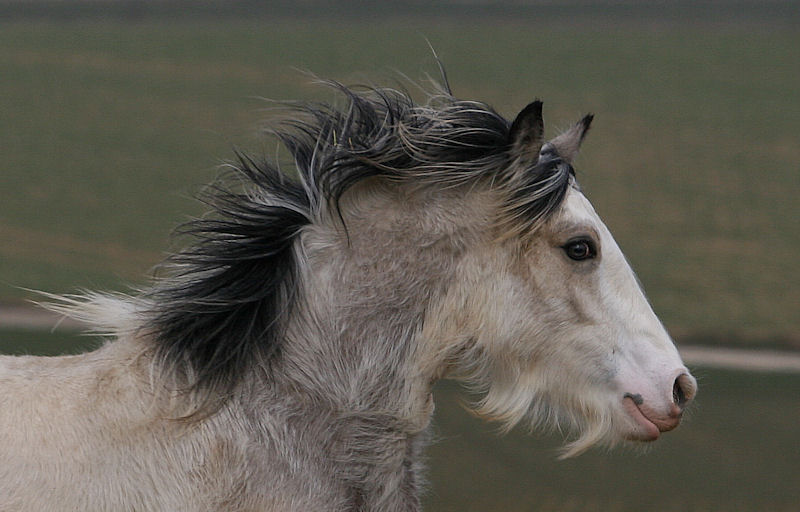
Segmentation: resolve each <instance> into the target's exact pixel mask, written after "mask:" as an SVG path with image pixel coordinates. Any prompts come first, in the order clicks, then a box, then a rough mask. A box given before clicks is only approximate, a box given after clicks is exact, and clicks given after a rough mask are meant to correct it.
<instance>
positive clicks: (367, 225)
mask: <svg viewBox="0 0 800 512" xmlns="http://www.w3.org/2000/svg"><path fill="white" fill-rule="evenodd" d="M453 196H454V197H453V201H455V200H458V203H457V204H453V202H450V203H448V202H446V201H442V199H441V197H438V198H437V201H438V202H436V203H434V204H431V202H430V201H426V202H424V203H423V202H422V201H421V202H420V204H409V202H410V200H409V199H404V200H403V201H402V202H398V201H396V200H394V199H395V197H393V196H390V195H389V194H384V195H381V194H380V193H374V191H373V193H372V194H370V195H368V196H367V198H366V199H364V200H363V201H362V202H361V203H360V204H359V207H360V210H358V211H359V212H363V211H364V210H367V211H372V212H380V213H379V214H375V215H358V216H356V215H351V216H350V217H348V218H347V220H346V224H347V231H344V230H343V229H342V228H341V225H338V226H337V225H335V223H332V224H331V225H329V226H312V227H311V228H310V229H308V230H307V231H306V232H305V233H304V234H303V236H302V238H301V241H300V242H301V244H302V246H303V251H301V252H302V253H303V254H305V259H304V262H303V263H302V264H301V265H300V273H301V276H302V277H301V282H302V285H301V287H300V288H301V294H302V297H301V298H300V300H298V301H297V304H296V309H295V311H294V314H293V315H292V321H291V323H290V325H289V329H288V331H287V338H286V340H285V343H284V346H283V347H282V353H281V357H282V358H283V368H284V371H285V375H286V376H287V377H288V378H289V379H291V380H293V381H294V383H293V385H294V386H295V387H299V389H305V390H310V392H311V393H313V394H314V395H315V396H318V397H319V399H320V400H323V401H326V402H328V403H331V404H333V405H334V406H335V407H341V408H342V409H343V410H346V411H349V412H355V413H358V414H365V415H370V414H381V415H387V416H391V417H393V418H395V419H396V421H397V428H402V429H406V430H408V431H410V432H413V431H419V430H421V429H422V428H423V427H424V425H427V423H428V420H429V417H430V412H431V411H432V401H431V397H430V391H431V386H432V383H433V382H434V380H435V376H436V374H437V372H438V371H439V370H440V368H439V367H440V363H441V362H440V361H438V360H434V359H437V356H436V354H437V351H436V350H431V344H432V343H434V342H435V340H428V339H426V338H427V336H426V331H425V329H423V326H424V325H425V323H426V322H428V321H430V318H428V315H429V313H430V311H431V309H432V308H433V306H434V305H435V304H436V303H437V301H438V300H439V299H440V298H441V297H442V296H443V295H444V294H445V292H446V290H447V286H448V284H449V283H450V282H451V280H452V276H453V273H454V272H455V267H456V262H457V260H458V258H459V256H460V254H461V253H462V252H463V250H462V249H460V248H459V247H463V246H464V243H465V240H463V239H462V238H463V236H462V235H463V234H462V233H461V231H459V230H458V229H455V227H454V226H453V225H450V224H446V223H442V222H440V221H439V219H441V218H444V217H446V215H451V216H453V217H454V218H458V219H459V220H461V219H467V218H469V217H470V215H469V214H468V213H466V212H461V211H459V210H458V207H459V206H460V207H461V208H464V200H463V194H462V195H461V196H457V195H456V194H453ZM387 197H388V199H387ZM369 201H371V203H369ZM471 206H472V205H471ZM345 207H346V206H345ZM432 219H437V222H436V224H435V225H434V226H432V224H434V221H433V220H432ZM455 232H458V233H459V234H458V235H455V234H454V233H455ZM457 238H458V239H459V240H460V243H457V241H456V239H457ZM432 354H433V355H432Z"/></svg>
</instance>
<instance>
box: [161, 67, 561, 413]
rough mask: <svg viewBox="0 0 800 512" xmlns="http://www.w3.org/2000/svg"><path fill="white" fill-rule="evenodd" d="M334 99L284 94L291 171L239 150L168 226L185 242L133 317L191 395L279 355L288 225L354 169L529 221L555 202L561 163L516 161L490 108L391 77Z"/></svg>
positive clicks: (508, 222)
mask: <svg viewBox="0 0 800 512" xmlns="http://www.w3.org/2000/svg"><path fill="white" fill-rule="evenodd" d="M330 85H332V86H333V87H334V88H335V89H337V90H338V91H339V93H341V95H342V96H343V97H344V100H345V101H344V102H343V106H341V107H335V106H330V105H327V104H319V103H310V104H309V103H302V104H301V103H297V104H290V105H289V106H288V109H289V111H290V115H291V116H290V117H291V120H289V121H283V122H281V123H279V124H278V125H277V127H275V128H274V129H271V130H270V131H271V133H272V134H273V135H274V136H275V137H277V139H278V140H280V141H281V142H282V144H283V145H284V146H285V147H286V148H287V149H288V151H289V153H290V155H291V157H292V158H293V160H294V164H295V169H296V177H290V176H289V175H287V174H284V173H283V172H282V171H281V170H280V169H279V168H278V166H277V165H276V164H274V163H270V162H266V161H256V160H254V159H253V158H251V157H249V156H245V155H243V154H239V155H237V156H238V160H237V161H236V162H235V163H233V164H231V165H230V166H229V167H230V170H229V172H228V173H227V176H226V177H224V178H222V179H221V180H219V181H218V182H217V183H215V184H214V185H212V186H210V187H209V189H208V190H207V191H206V193H205V194H204V196H203V200H204V201H205V202H206V203H208V204H209V205H210V207H211V209H212V212H211V214H210V215H208V216H206V217H204V218H201V219H198V220H194V221H192V222H189V223H188V224H186V225H185V226H183V227H182V228H181V229H180V233H183V234H185V235H189V236H191V237H192V239H193V241H192V243H191V244H190V245H189V246H188V247H187V248H185V249H184V250H182V251H181V252H179V253H178V254H176V255H174V256H172V257H171V258H170V259H169V260H168V261H167V262H166V263H165V264H164V265H163V267H162V275H163V277H162V278H161V279H160V280H159V281H158V282H157V284H156V285H155V286H154V287H153V289H152V290H150V291H149V292H147V293H146V294H145V298H146V299H147V303H148V304H149V306H148V310H149V311H148V313H147V320H146V329H147V330H148V331H149V332H150V333H151V335H152V336H153V337H154V338H155V340H156V356H157V359H156V360H157V361H158V362H159V364H161V365H163V366H162V367H163V368H164V369H165V370H166V371H167V372H169V373H170V374H171V375H172V376H173V377H175V378H177V379H179V380H178V381H177V382H181V383H182V386H184V387H186V388H188V389H190V390H191V391H193V392H197V393H200V395H201V396H202V397H204V399H208V398H209V397H216V398H212V399H213V400H224V398H225V397H226V396H228V395H229V393H230V392H231V391H233V390H234V389H235V388H236V387H237V385H238V384H239V383H240V381H241V378H242V376H243V375H245V374H246V372H247V369H248V368H252V367H253V365H254V364H259V365H266V366H269V363H270V361H272V360H275V359H279V358H280V353H281V350H282V347H281V345H282V341H283V339H284V335H285V329H286V327H287V322H288V319H289V317H290V315H292V311H293V306H294V305H295V303H296V302H297V300H298V297H300V296H301V295H302V293H303V292H302V290H301V280H300V279H299V268H300V265H301V261H302V258H303V257H304V256H303V254H302V251H301V250H299V249H298V245H299V244H298V243H297V241H298V239H299V236H298V235H299V234H300V233H301V232H302V231H303V230H304V229H305V228H306V227H308V226H311V225H314V224H318V223H321V222H323V221H324V220H326V217H333V216H337V217H338V219H339V220H340V221H341V223H342V224H343V225H344V226H345V229H346V226H347V219H346V218H344V217H343V216H342V210H340V209H339V202H340V199H341V198H342V196H343V195H344V194H345V192H346V191H347V190H349V189H350V188H351V187H353V186H354V185H355V184H357V183H359V182H362V181H363V180H365V179H367V178H379V179H383V180H390V181H392V182H396V183H400V184H409V185H411V186H415V187H419V186H424V187H433V188H453V187H459V186H462V185H470V184H476V183H479V182H482V183H487V184H488V185H489V186H490V187H493V188H496V189H501V190H504V193H503V196H504V197H505V198H506V201H505V205H504V208H503V211H502V212H501V213H502V215H498V219H497V222H498V224H503V225H504V229H505V231H507V232H511V231H513V232H520V231H523V230H533V229H535V228H536V226H537V225H538V223H540V222H542V221H543V220H544V219H546V218H547V217H548V216H549V215H550V214H551V213H552V212H553V211H554V210H555V209H556V208H557V207H558V206H559V204H560V203H561V202H562V200H563V198H564V196H565V194H566V191H567V189H568V187H569V186H570V183H571V182H572V181H573V179H572V176H573V170H572V167H571V166H570V165H569V163H567V162H566V161H564V160H562V159H561V158H560V157H559V156H558V155H557V154H555V152H549V153H548V152H543V153H542V156H541V158H539V159H538V161H536V162H535V163H533V164H531V165H530V166H529V167H530V168H527V169H524V172H520V171H519V169H518V168H519V167H520V162H519V161H516V160H515V157H513V156H512V153H513V152H511V151H510V142H509V132H510V129H511V123H509V121H507V120H506V119H504V118H503V117H501V116H500V115H499V114H497V113H496V112H495V111H494V110H493V109H492V108H491V107H489V106H488V105H485V104H483V103H479V102H473V101H461V100H457V99H456V98H454V97H453V96H452V95H451V94H450V93H449V92H441V93H439V94H436V95H433V96H431V97H430V98H429V100H428V102H427V103H426V104H424V105H417V104H415V103H414V102H413V101H412V100H411V98H410V97H409V96H408V95H407V94H404V93H401V92H398V91H395V90H391V89H377V88H368V89H358V90H356V89H353V88H348V87H345V86H343V85H341V84H338V83H331V84H330Z"/></svg>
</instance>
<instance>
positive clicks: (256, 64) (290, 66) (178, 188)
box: [0, 16, 800, 345]
mask: <svg viewBox="0 0 800 512" xmlns="http://www.w3.org/2000/svg"><path fill="white" fill-rule="evenodd" d="M797 36H798V31H797V30H795V29H793V28H791V27H788V28H787V27H781V28H770V27H769V26H765V27H758V26H756V27H748V28H746V29H745V28H738V27H737V26H736V25H724V26H706V25H692V24H675V25H670V26H668V27H666V28H665V27H655V28H654V27H647V26H643V25H639V24H625V23H621V24H618V25H614V24H609V23H608V22H604V23H602V24H601V25H599V26H592V25H591V24H589V25H586V24H581V25H575V26H573V25H569V24H566V25H553V24H549V23H546V22H540V23H537V22H536V21H535V20H534V21H530V20H525V21H513V20H504V21H503V20H496V19H495V20H493V21H492V22H491V23H481V22H478V21H468V20H460V21H458V20H455V21H454V20H447V19H444V20H437V21H426V20H424V19H415V18H413V16H412V17H410V18H402V19H389V20H386V21H381V23H371V22H364V21H363V20H335V19H334V20H319V19H316V20H305V19H279V20H274V21H258V22H255V21H251V22H248V21H243V20H226V21H224V22H213V21H202V20H196V21H193V22H174V23H167V22H164V21H159V20H149V19H147V20H141V21H140V22H137V23H123V22H103V21H100V22H75V23H54V22H20V23H4V24H3V25H2V30H0V47H2V48H3V52H0V76H2V77H3V79H2V80H0V98H2V100H0V101H2V106H3V115H2V116H0V141H2V146H3V148H4V151H3V163H2V164H0V165H1V166H2V167H0V168H1V169H2V170H1V171H0V239H2V240H3V243H2V244H0V298H4V299H19V298H22V297H24V296H25V295H26V294H25V292H23V291H21V290H18V289H16V288H14V287H15V286H21V287H26V288H35V289H44V290H48V291H54V292H64V291H72V290H74V289H76V288H81V287H83V288H111V289H124V288H125V286H126V284H127V283H133V284H140V283H142V282H143V281H144V277H143V276H144V275H146V274H147V272H148V271H149V268H150V267H151V266H152V265H153V264H155V263H157V262H158V261H159V260H160V259H161V257H162V255H163V252H164V251H165V250H166V249H168V248H169V247H170V242H169V241H168V233H169V232H170V231H171V229H172V228H173V227H174V226H175V225H177V224H178V223H180V222H181V221H182V220H185V218H186V217H187V215H191V214H197V213H199V212H200V208H199V207H198V205H197V204H196V203H195V202H193V201H192V200H190V199H189V198H190V196H191V195H192V193H193V191H194V190H196V188H197V187H198V186H199V185H201V184H203V183H205V182H207V181H209V180H210V179H211V178H212V176H213V175H214V174H215V172H216V171H215V167H216V165H217V164H218V163H220V162H221V161H222V160H224V159H227V158H230V157H231V155H232V151H231V149H232V147H233V146H241V147H244V148H248V149H250V150H253V151H259V152H260V151H263V152H266V153H268V154H272V153H273V152H274V151H275V145H274V143H273V142H264V141H262V140H260V138H259V137H258V136H257V129H256V127H257V125H258V124H259V122H260V121H261V120H262V119H263V118H264V117H265V116H267V113H266V112H265V111H264V110H263V109H264V108H265V107H267V104H266V103H265V102H264V101H263V100H261V99H259V98H258V96H261V97H268V98H275V99H304V98H317V99H325V100H329V99H331V98H332V97H331V93H330V92H329V91H326V90H324V89H320V88H318V87H315V86H312V85H311V84H310V81H311V80H310V79H309V78H308V77H307V76H304V75H303V74H302V73H300V72H298V71H296V68H300V69H307V70H311V71H313V72H315V73H317V74H319V75H320V76H323V77H332V78H336V79H340V80H343V81H345V82H348V83H352V82H371V81H375V82H379V83H389V84H397V83H398V74H397V73H396V72H395V70H399V71H402V72H403V73H406V74H408V75H409V76H411V77H412V78H414V79H418V78H420V77H423V75H424V74H425V73H426V72H430V73H431V74H435V73H436V66H435V63H434V62H433V59H432V57H431V52H430V50H429V49H428V46H427V43H426V42H425V39H426V38H427V39H429V40H430V42H431V44H432V45H433V46H434V47H435V48H436V50H437V52H438V53H439V54H440V56H441V57H442V58H443V60H444V62H445V63H446V65H447V68H448V73H449V75H450V79H451V83H452V85H453V88H454V92H455V93H456V95H457V96H460V97H464V98H470V99H480V100H484V101H487V102H489V103H491V104H493V105H495V106H496V107H497V108H498V109H499V110H500V111H501V112H503V113H504V114H506V115H507V116H509V117H511V116H513V115H514V114H515V112H516V111H518V110H519V109H520V108H521V107H522V106H524V105H525V104H527V103H528V102H529V101H531V100H532V99H533V98H536V97H538V98H542V99H543V100H544V101H545V114H546V119H547V121H548V123H549V124H548V126H549V128H548V130H549V132H550V134H553V133H555V132H556V131H557V128H563V127H565V126H567V125H568V124H569V123H571V122H572V121H573V120H575V119H577V118H578V116H580V115H581V114H582V113H585V112H587V111H592V112H594V113H595V114H596V116H597V117H596V120H595V124H594V127H593V132H592V134H591V136H590V138H589V139H588V141H587V142H586V144H585V145H584V152H583V155H582V156H581V157H580V159H579V161H578V171H579V176H580V179H581V181H582V184H583V186H584V189H585V190H586V191H587V194H588V195H589V197H590V199H592V201H593V202H594V204H595V206H596V208H597V210H598V212H599V213H600V215H601V217H603V218H604V220H606V222H607V223H608V224H609V226H610V228H611V229H612V231H613V232H614V233H615V236H616V237H617V239H618V241H619V242H620V245H621V246H622V247H623V250H624V251H625V252H626V254H627V255H628V257H629V258H630V260H631V261H632V263H633V266H634V268H635V269H636V270H637V272H638V273H639V275H640V278H641V280H642V281H643V283H644V286H645V289H646V291H647V292H648V294H649V296H650V297H651V300H652V302H653V303H654V307H655V309H656V311H657V312H658V313H659V315H660V316H661V317H662V319H663V320H664V322H665V324H666V325H667V327H668V328H669V329H670V330H671V331H672V332H673V333H675V334H676V335H677V336H679V337H695V339H710V338H713V339H714V340H717V341H720V342H723V343H725V342H727V343H730V342H735V341H737V340H744V342H748V343H758V342H760V343H774V342H775V340H782V341H784V342H786V343H789V344H798V345H800V343H798V341H797V340H798V338H797V335H796V333H797V332H798V329H799V328H800V317H798V316H797V314H796V312H797V304H800V287H798V286H797V284H798V283H799V282H800V266H798V265H797V264H796V258H797V254H798V249H800V237H798V233H800V229H798V228H800V225H798V224H800V215H799V213H800V211H799V209H798V203H797V197H798V195H799V193H800V173H799V172H798V171H800V144H798V140H797V126H800V67H798V66H797V65H796V63H797V62H800V45H797V44H796V42H797V40H798V38H797Z"/></svg>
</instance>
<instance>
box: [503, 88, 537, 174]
mask: <svg viewBox="0 0 800 512" xmlns="http://www.w3.org/2000/svg"><path fill="white" fill-rule="evenodd" d="M543 142H544V120H543V119H542V102H541V101H539V100H536V101H534V102H533V103H531V104H529V105H528V106H527V107H525V108H523V109H522V111H521V112H520V113H519V114H517V118H516V119H514V122H513V123H511V130H510V131H509V132H508V146H509V148H510V151H511V156H512V157H516V158H519V159H520V160H521V161H523V162H525V163H526V164H529V165H532V164H536V162H537V161H538V160H539V151H540V150H541V149H542V143H543Z"/></svg>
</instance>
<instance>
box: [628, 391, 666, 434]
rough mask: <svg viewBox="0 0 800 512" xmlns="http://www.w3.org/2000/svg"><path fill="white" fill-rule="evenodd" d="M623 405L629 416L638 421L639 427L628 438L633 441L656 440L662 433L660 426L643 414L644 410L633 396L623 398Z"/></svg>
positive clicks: (637, 425)
mask: <svg viewBox="0 0 800 512" xmlns="http://www.w3.org/2000/svg"><path fill="white" fill-rule="evenodd" d="M622 406H623V407H624V408H625V412H627V413H628V416H630V417H631V418H632V419H633V421H634V422H636V427H637V428H636V430H635V431H633V432H631V433H630V434H628V436H627V437H628V439H630V440H632V441H655V440H656V439H658V437H659V435H660V434H661V432H659V430H658V427H657V426H656V425H655V424H654V423H653V422H652V421H650V420H648V419H647V417H646V416H645V415H644V414H642V411H641V410H640V409H639V407H638V406H637V405H636V403H635V402H634V401H633V399H632V398H631V397H629V396H626V397H625V398H624V399H623V400H622Z"/></svg>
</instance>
